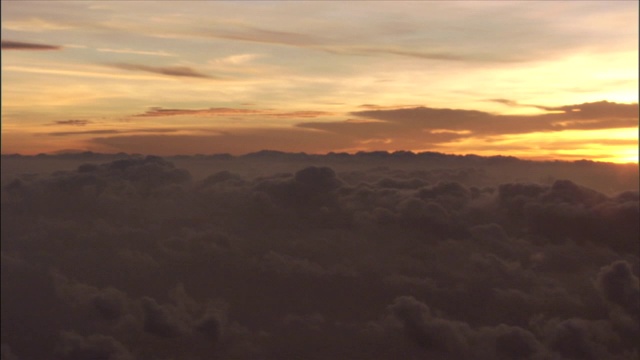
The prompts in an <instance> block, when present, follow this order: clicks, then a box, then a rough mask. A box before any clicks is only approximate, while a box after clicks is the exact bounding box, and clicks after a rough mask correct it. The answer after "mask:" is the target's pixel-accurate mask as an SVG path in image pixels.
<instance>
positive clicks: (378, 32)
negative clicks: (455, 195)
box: [2, 1, 638, 163]
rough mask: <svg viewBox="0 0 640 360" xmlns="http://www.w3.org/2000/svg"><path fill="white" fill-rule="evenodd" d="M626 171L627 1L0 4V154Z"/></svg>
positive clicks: (630, 76) (630, 23) (633, 47)
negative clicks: (393, 154) (414, 156)
mask: <svg viewBox="0 0 640 360" xmlns="http://www.w3.org/2000/svg"><path fill="white" fill-rule="evenodd" d="M263 149H271V150H280V151H291V152H307V153H327V152H332V151H333V152H349V153H353V152H357V151H374V150H386V151H397V150H409V151H416V152H420V151H438V152H444V153H452V154H478V155H511V156H517V157H521V158H527V159H538V160H551V159H556V160H578V159H587V160H594V161H610V162H635V163H637V162H638V3H637V2H636V1H614V2H612V1H566V2H562V1H554V2H549V1H539V2H537V1H522V2H515V1H513V2H511V1H497V2H490V1H469V2H465V1H455V2H445V1H442V2H438V1H414V2H405V1H372V2H366V1H350V2H346V1H345V2H321V1H309V2H302V1H301V2H298V1H273V2H271V1H257V2H250V1H228V2H218V1H215V2H213V1H212V2H209V1H194V2H190V1H161V2H148V1H138V2H136V1H126V2H125V1H75V2H64V1H56V2H50V1H46V2H36V1H2V153H3V154H9V153H21V154H38V153H56V152H66V151H95V152H107V153H115V152H128V153H142V154H157V155H176V154H198V153H199V154H212V153H231V154H245V153H249V152H254V151H259V150H263Z"/></svg>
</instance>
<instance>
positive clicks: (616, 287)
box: [596, 261, 640, 317]
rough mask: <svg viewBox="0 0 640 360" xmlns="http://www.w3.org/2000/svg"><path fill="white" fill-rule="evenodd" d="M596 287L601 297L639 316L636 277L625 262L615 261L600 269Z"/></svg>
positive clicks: (639, 292) (639, 298)
mask: <svg viewBox="0 0 640 360" xmlns="http://www.w3.org/2000/svg"><path fill="white" fill-rule="evenodd" d="M596 287H597V288H598V290H599V291H600V292H601V293H602V295H603V297H604V298H605V299H606V300H607V301H609V302H611V303H613V304H616V305H619V306H621V307H622V308H624V309H625V310H626V311H628V312H629V313H630V314H632V315H635V316H636V317H637V316H638V315H639V314H640V288H639V284H638V277H637V276H636V275H634V274H633V272H632V271H631V266H630V264H629V263H628V262H626V261H616V262H614V263H612V264H611V265H609V266H605V267H603V268H602V269H600V272H599V273H598V278H597V280H596Z"/></svg>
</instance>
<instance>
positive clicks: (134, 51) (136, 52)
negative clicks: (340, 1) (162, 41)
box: [97, 48, 177, 56]
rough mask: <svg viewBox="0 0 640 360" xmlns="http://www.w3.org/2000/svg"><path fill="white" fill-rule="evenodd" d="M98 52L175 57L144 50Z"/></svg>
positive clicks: (99, 49)
mask: <svg viewBox="0 0 640 360" xmlns="http://www.w3.org/2000/svg"><path fill="white" fill-rule="evenodd" d="M97 50H98V51H99V52H110V53H116V54H134V55H150V56H177V55H175V54H171V53H168V52H166V51H144V50H132V49H110V48H98V49H97Z"/></svg>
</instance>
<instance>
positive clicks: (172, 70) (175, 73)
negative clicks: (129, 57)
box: [108, 63, 220, 79]
mask: <svg viewBox="0 0 640 360" xmlns="http://www.w3.org/2000/svg"><path fill="white" fill-rule="evenodd" d="M108 66H110V67H113V68H116V69H122V70H128V71H141V72H148V73H153V74H160V75H166V76H172V77H187V78H200V79H220V78H219V77H215V76H211V75H207V74H203V73H201V72H198V71H196V70H194V69H192V68H190V67H187V66H149V65H139V64H127V63H115V64H109V65H108Z"/></svg>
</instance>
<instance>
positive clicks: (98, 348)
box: [58, 332, 134, 360]
mask: <svg viewBox="0 0 640 360" xmlns="http://www.w3.org/2000/svg"><path fill="white" fill-rule="evenodd" d="M60 338H61V339H60V344H59V345H58V346H59V350H58V353H59V354H60V355H61V356H62V359H64V360H83V359H110V360H133V359H134V356H133V355H132V354H131V353H130V352H129V351H128V350H127V349H126V348H125V347H124V346H123V345H122V344H121V343H120V342H119V341H117V340H116V339H114V338H113V337H110V336H104V335H100V334H95V335H89V336H86V337H85V336H82V335H79V334H77V333H75V332H63V333H62V335H61V336H60Z"/></svg>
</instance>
